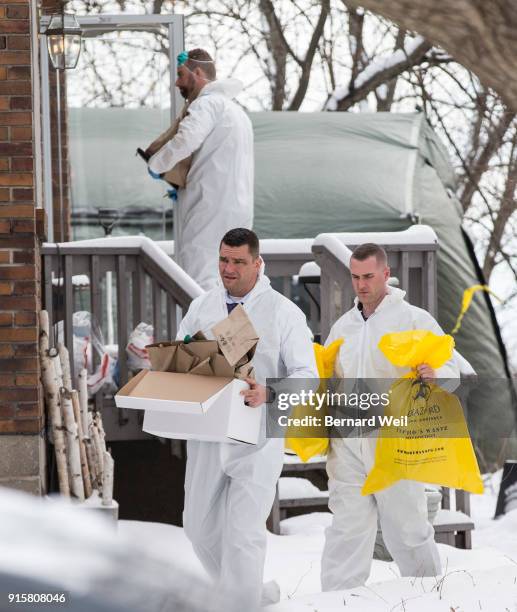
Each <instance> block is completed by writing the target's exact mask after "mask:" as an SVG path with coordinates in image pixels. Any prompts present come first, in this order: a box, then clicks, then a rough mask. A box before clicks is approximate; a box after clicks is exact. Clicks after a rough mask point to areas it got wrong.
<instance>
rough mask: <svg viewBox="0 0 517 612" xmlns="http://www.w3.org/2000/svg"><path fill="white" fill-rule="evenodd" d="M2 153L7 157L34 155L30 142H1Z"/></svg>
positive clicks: (0, 152)
mask: <svg viewBox="0 0 517 612" xmlns="http://www.w3.org/2000/svg"><path fill="white" fill-rule="evenodd" d="M0 155H5V156H7V157H15V156H19V157H32V143H30V142H16V143H14V142H6V143H2V144H0Z"/></svg>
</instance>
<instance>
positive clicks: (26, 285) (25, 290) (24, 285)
mask: <svg viewBox="0 0 517 612" xmlns="http://www.w3.org/2000/svg"><path fill="white" fill-rule="evenodd" d="M34 283H35V280H29V281H16V282H15V283H14V286H13V295H34V294H35V293H36V286H35V284H34Z"/></svg>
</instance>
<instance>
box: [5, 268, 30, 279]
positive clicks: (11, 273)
mask: <svg viewBox="0 0 517 612" xmlns="http://www.w3.org/2000/svg"><path fill="white" fill-rule="evenodd" d="M34 276H35V268H34V266H23V265H22V266H10V267H8V268H0V279H6V280H9V279H13V280H14V279H20V280H31V279H33V278H34Z"/></svg>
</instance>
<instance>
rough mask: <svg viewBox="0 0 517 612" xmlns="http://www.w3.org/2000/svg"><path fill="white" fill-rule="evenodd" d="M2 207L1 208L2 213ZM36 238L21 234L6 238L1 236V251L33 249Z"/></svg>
mask: <svg viewBox="0 0 517 612" xmlns="http://www.w3.org/2000/svg"><path fill="white" fill-rule="evenodd" d="M1 210H2V207H1V206H0V211H1ZM33 248H34V236H24V235H21V236H20V234H16V235H14V234H11V235H10V236H5V235H3V236H2V235H1V234H0V249H33Z"/></svg>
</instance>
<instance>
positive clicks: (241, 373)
mask: <svg viewBox="0 0 517 612" xmlns="http://www.w3.org/2000/svg"><path fill="white" fill-rule="evenodd" d="M235 378H240V379H241V380H244V379H245V378H255V369H254V368H253V366H252V365H251V363H245V364H244V365H241V366H240V367H238V368H235Z"/></svg>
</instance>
